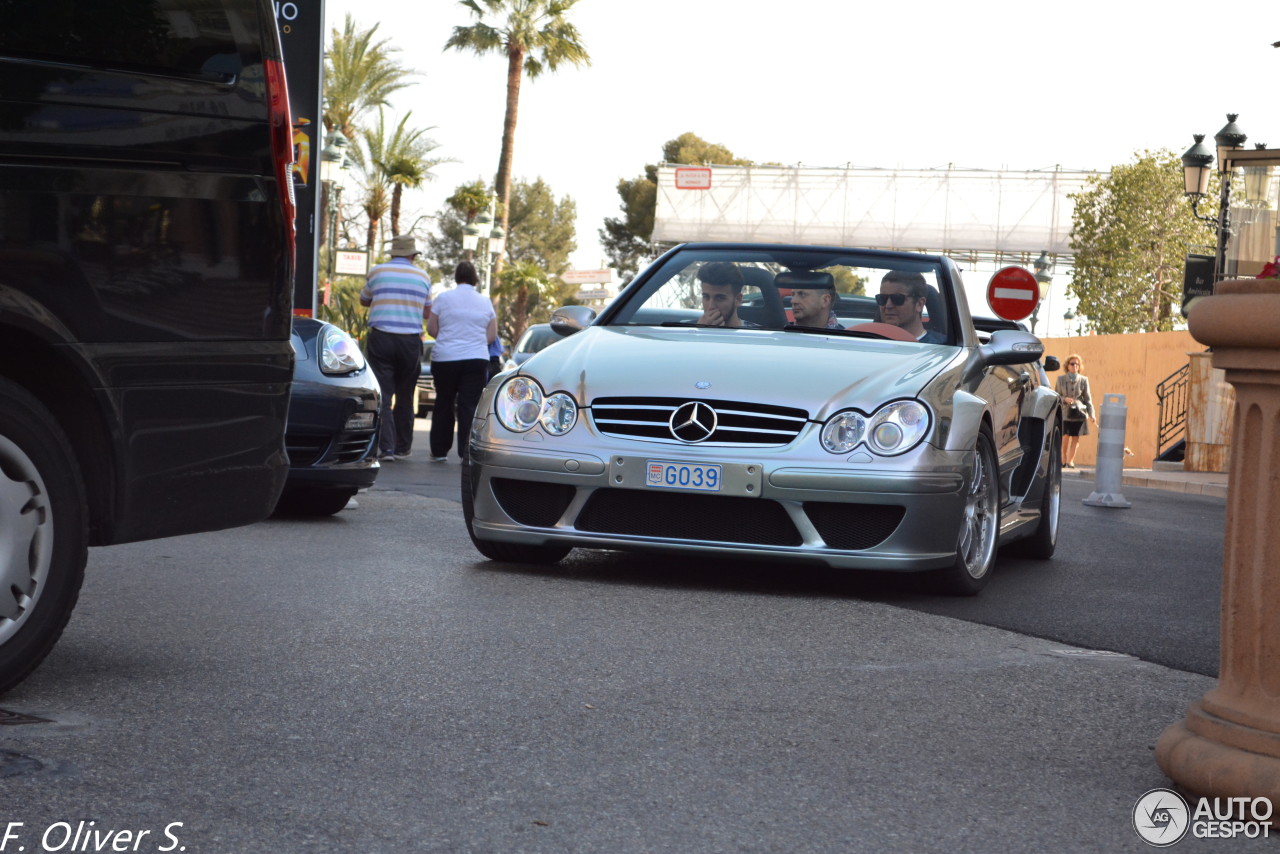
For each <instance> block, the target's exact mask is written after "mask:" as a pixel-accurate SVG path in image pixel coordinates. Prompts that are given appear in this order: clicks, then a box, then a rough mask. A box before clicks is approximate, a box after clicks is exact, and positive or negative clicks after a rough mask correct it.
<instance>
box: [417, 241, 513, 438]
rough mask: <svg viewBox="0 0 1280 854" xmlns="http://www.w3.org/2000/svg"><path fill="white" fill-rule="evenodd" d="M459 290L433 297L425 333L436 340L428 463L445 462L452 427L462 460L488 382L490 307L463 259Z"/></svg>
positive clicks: (493, 331) (493, 334)
mask: <svg viewBox="0 0 1280 854" xmlns="http://www.w3.org/2000/svg"><path fill="white" fill-rule="evenodd" d="M453 278H454V280H455V281H456V282H457V283H458V286H457V287H456V288H454V289H453V290H451V291H445V292H444V293H442V294H440V296H439V297H438V298H437V299H436V303H435V310H434V311H433V312H432V314H431V319H430V320H429V321H427V332H428V333H430V334H431V335H432V336H433V337H434V338H435V339H436V346H435V348H434V349H432V351H431V376H432V378H433V379H434V380H435V384H436V403H435V408H434V409H432V411H431V433H430V434H429V440H430V442H431V459H432V460H433V461H435V462H444V461H445V460H446V459H447V458H448V455H449V449H450V448H451V447H453V437H454V426H455V423H456V425H457V431H458V433H457V435H458V456H459V457H460V458H461V459H462V461H463V462H466V459H467V442H468V440H469V438H470V436H471V421H472V419H473V418H475V412H476V405H477V404H478V403H479V402H480V393H481V392H482V391H484V384H485V382H486V381H487V380H488V379H489V345H490V344H492V343H493V341H494V339H495V338H497V337H498V316H497V315H496V314H494V311H493V303H491V302H489V299H488V298H487V297H485V296H484V295H483V294H481V293H480V292H479V290H478V280H477V278H476V268H475V266H474V265H473V264H472V263H471V262H470V261H463V262H462V263H460V264H459V265H458V267H457V269H456V270H455V271H454V274H453Z"/></svg>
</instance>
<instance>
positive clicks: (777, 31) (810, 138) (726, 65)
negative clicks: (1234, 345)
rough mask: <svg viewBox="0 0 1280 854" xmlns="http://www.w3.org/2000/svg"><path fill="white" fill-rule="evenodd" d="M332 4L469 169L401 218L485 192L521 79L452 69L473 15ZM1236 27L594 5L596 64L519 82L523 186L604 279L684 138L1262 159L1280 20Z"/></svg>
mask: <svg viewBox="0 0 1280 854" xmlns="http://www.w3.org/2000/svg"><path fill="white" fill-rule="evenodd" d="M324 2H325V19H326V24H327V26H326V31H328V30H330V29H333V28H335V27H336V28H339V29H340V28H341V26H342V21H343V18H344V16H345V15H346V14H347V13H350V14H351V15H353V17H354V18H355V21H356V23H357V24H358V25H360V26H361V27H368V26H372V25H373V24H379V28H378V35H379V36H380V37H384V38H387V39H389V40H390V42H391V44H392V45H394V46H396V47H399V48H400V53H399V54H398V58H399V59H400V60H401V61H402V62H403V63H404V64H405V65H406V66H408V67H410V68H413V69H415V70H416V71H418V72H420V74H419V76H418V77H417V78H415V79H416V80H417V83H416V85H414V86H412V87H410V88H409V89H406V90H403V91H402V92H400V93H397V95H396V96H395V98H394V100H393V108H394V110H395V113H396V115H397V117H398V116H399V115H401V114H402V113H403V111H407V110H412V112H413V115H412V118H411V119H410V124H411V125H414V126H420V127H430V128H432V130H430V131H429V132H428V134H427V135H428V136H430V137H431V138H432V139H434V140H435V141H436V142H437V143H439V145H440V147H439V148H438V149H437V150H436V152H435V155H437V156H441V157H448V158H453V160H454V161H455V162H451V163H446V164H442V165H441V166H439V167H437V168H436V170H435V174H436V178H435V180H434V181H433V182H431V183H430V184H428V185H426V186H425V187H424V188H423V189H422V190H420V191H417V192H414V193H412V194H410V195H409V196H407V197H406V212H411V214H412V215H411V216H408V217H407V219H408V221H410V222H412V221H413V218H415V217H416V216H418V215H419V214H424V213H434V212H435V211H437V210H439V208H440V207H441V206H442V205H443V201H444V199H445V198H446V197H447V196H449V195H450V194H451V193H452V192H453V190H454V189H455V188H456V187H457V186H458V185H460V184H463V183H467V182H470V181H473V180H476V179H484V180H488V181H492V178H493V174H494V172H495V171H496V170H497V164H498V156H499V153H500V145H501V140H502V122H503V109H504V106H505V92H506V60H505V58H504V57H502V56H499V55H486V56H483V57H478V56H476V55H475V54H472V53H458V52H456V51H449V52H448V53H445V52H444V51H443V47H444V44H445V41H446V40H447V39H448V38H449V35H450V33H451V32H452V29H453V27H454V26H458V25H467V24H470V23H472V22H473V21H474V19H473V18H472V16H471V14H470V12H469V11H468V10H467V9H466V7H464V6H462V5H461V4H460V3H457V2H453V0H420V2H412V3H411V2H408V0H324ZM1222 8H1224V9H1229V10H1230V13H1231V18H1230V20H1223V19H1222V16H1221V14H1220V13H1218V12H1214V11H1212V8H1211V7H1209V6H1206V5H1204V4H1202V3H1195V4H1193V3H1191V2H1188V1H1187V0H1173V2H1164V3H1154V2H1132V0H1128V2H1125V0H1121V2H1116V0H1106V2H1103V0H1077V2H1074V3H1071V4H1059V3H1054V4H1050V3H1028V2H1025V0H1023V2H1017V3H1006V2H983V1H982V0H974V2H969V3H957V2H954V0H952V1H951V2H936V0H916V2H912V3H902V2H897V3H894V2H877V3H856V2H851V3H835V2H832V0H787V2H784V3H768V4H766V3H760V2H755V1H754V0H736V2H730V1H729V0H645V2H627V0H579V2H578V4H577V5H576V6H575V7H574V8H573V10H572V11H571V13H570V15H571V18H572V20H573V22H574V23H575V25H576V26H577V27H578V30H579V32H580V33H581V36H582V41H583V43H584V44H585V45H586V47H587V49H588V51H589V52H590V54H591V60H592V61H591V65H590V66H589V67H586V68H581V69H579V68H575V67H573V66H567V67H562V69H561V70H560V71H558V72H556V73H554V74H546V75H544V76H542V77H540V78H538V79H537V80H532V81H530V80H528V79H527V78H526V80H525V82H524V84H523V86H522V88H521V95H520V108H519V109H520V112H519V120H518V124H517V127H516V141H515V161H514V168H513V174H514V175H515V177H516V178H518V179H524V180H529V181H532V180H534V179H535V178H539V177H541V178H542V179H543V180H545V181H546V182H547V184H548V185H549V186H550V187H551V189H552V191H553V193H554V194H555V195H556V197H557V198H562V197H564V196H566V195H567V196H569V197H571V198H572V199H573V200H574V202H575V203H576V205H577V210H578V229H577V239H578V249H577V251H576V252H575V253H574V254H573V256H572V261H573V266H574V267H575V268H576V269H595V268H598V267H601V266H604V263H603V262H604V261H605V256H604V252H603V250H602V249H601V248H600V245H599V241H598V236H597V232H598V231H599V229H600V228H601V226H602V224H603V221H604V219H605V218H606V217H616V216H620V209H619V204H620V199H619V197H618V195H617V184H618V181H619V180H621V179H624V178H634V177H637V176H639V175H640V174H641V173H642V172H643V169H644V166H645V164H647V163H657V162H658V161H659V159H660V158H661V156H662V145H663V143H665V142H666V141H667V140H670V139H673V138H675V137H677V136H679V135H680V134H682V133H685V132H687V131H689V132H693V133H695V134H697V135H698V136H700V137H702V138H703V139H705V140H707V141H709V142H716V143H720V144H722V145H724V146H726V147H727V148H729V149H730V150H731V151H733V152H734V154H736V155H737V156H739V157H744V158H748V159H750V160H753V161H757V162H778V163H783V164H796V163H802V164H804V165H806V166H843V165H845V164H846V163H848V164H852V165H853V166H863V167H885V168H892V167H897V168H908V169H915V168H933V167H945V166H946V165H947V164H954V165H955V166H956V167H957V168H967V169H1002V168H1008V169H1044V168H1052V167H1053V166H1055V165H1060V166H1062V167H1063V168H1065V169H1088V170H1102V171H1105V170H1107V169H1109V168H1110V167H1111V166H1112V165H1113V164H1116V163H1124V162H1129V161H1131V160H1132V159H1133V156H1134V153H1135V152H1138V151H1142V150H1147V149H1152V150H1155V149H1161V148H1168V149H1171V150H1173V151H1174V152H1175V153H1177V154H1181V153H1182V152H1183V151H1185V150H1186V149H1187V148H1189V147H1190V146H1191V144H1192V138H1191V135H1192V134H1193V133H1203V134H1206V136H1207V137H1208V138H1209V141H1210V142H1212V137H1213V134H1215V133H1216V132H1217V131H1218V130H1219V129H1220V128H1221V127H1222V126H1223V125H1224V124H1226V113H1228V112H1232V113H1239V114H1240V118H1239V119H1238V124H1239V125H1240V126H1241V127H1242V128H1243V129H1244V131H1245V133H1246V134H1248V136H1249V142H1248V143H1247V146H1248V147H1250V148H1251V147H1253V144H1254V143H1255V142H1267V143H1269V146H1270V147H1276V148H1280V111H1277V110H1276V109H1275V104H1276V102H1277V95H1278V94H1280V92H1278V91H1277V90H1280V83H1278V82H1277V81H1280V49H1276V48H1273V47H1271V43H1272V42H1275V41H1280V5H1277V4H1276V3H1275V2H1274V0H1240V2H1236V3H1233V4H1231V5H1229V6H1227V7H1222ZM983 284H985V282H984V283H983ZM969 287H970V288H971V289H972V288H973V284H972V282H970V283H969ZM1057 314H1061V312H1057ZM1061 322H1062V321H1061V318H1060V317H1058V318H1057V323H1058V324H1059V325H1060V324H1061ZM1041 331H1042V332H1043V331H1044V330H1041ZM1049 334H1054V330H1053V329H1051V330H1050V331H1049Z"/></svg>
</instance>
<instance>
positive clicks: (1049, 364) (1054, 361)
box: [1044, 356, 1062, 371]
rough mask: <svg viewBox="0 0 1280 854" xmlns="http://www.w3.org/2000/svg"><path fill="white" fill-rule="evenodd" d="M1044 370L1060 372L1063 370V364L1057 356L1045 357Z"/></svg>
mask: <svg viewBox="0 0 1280 854" xmlns="http://www.w3.org/2000/svg"><path fill="white" fill-rule="evenodd" d="M1044 369H1045V371H1058V370H1061V369H1062V363H1061V362H1059V361H1058V357H1057V356H1045V357H1044Z"/></svg>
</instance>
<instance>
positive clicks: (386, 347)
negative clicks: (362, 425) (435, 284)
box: [360, 234, 431, 461]
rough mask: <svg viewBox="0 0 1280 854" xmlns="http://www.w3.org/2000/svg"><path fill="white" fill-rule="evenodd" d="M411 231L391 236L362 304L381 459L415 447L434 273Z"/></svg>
mask: <svg viewBox="0 0 1280 854" xmlns="http://www.w3.org/2000/svg"><path fill="white" fill-rule="evenodd" d="M418 254H419V253H418V245H417V242H416V241H415V240H414V239H413V235H411V234H401V235H397V236H396V237H393V238H391V260H389V261H387V262H386V263H384V264H378V265H377V266H376V267H374V268H373V269H372V270H370V271H369V276H368V278H367V280H366V281H365V286H364V288H363V289H361V291H360V304H361V305H363V306H368V308H369V338H368V341H367V343H366V350H367V355H368V357H369V366H370V367H371V368H373V375H374V377H375V378H377V380H378V385H379V387H381V389H382V413H381V420H382V426H381V428H380V429H379V431H378V459H380V460H384V461H390V460H395V459H405V458H407V457H408V456H409V454H410V453H411V452H412V449H413V418H414V415H415V414H416V413H415V412H414V406H413V392H414V386H416V385H417V383H418V373H419V370H420V366H421V360H422V322H423V321H424V320H426V319H427V318H429V317H431V277H430V276H428V275H427V273H426V271H425V270H423V269H422V268H420V267H417V266H415V265H414V263H413V259H414V258H417V257H418Z"/></svg>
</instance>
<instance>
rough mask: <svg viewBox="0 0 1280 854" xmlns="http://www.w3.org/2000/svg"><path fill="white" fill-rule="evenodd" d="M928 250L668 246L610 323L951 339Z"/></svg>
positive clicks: (941, 284)
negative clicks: (675, 248)
mask: <svg viewBox="0 0 1280 854" xmlns="http://www.w3.org/2000/svg"><path fill="white" fill-rule="evenodd" d="M951 288H952V285H951V279H950V278H949V277H948V276H947V275H946V273H945V271H944V269H943V267H942V264H941V263H940V261H939V260H938V259H937V258H936V257H931V256H926V255H919V256H916V255H911V254H909V253H889V252H859V251H857V250H841V249H828V248H820V247H813V248H810V247H802V246H786V247H756V246H744V247H736V248H735V247H729V246H726V247H724V248H719V247H716V248H708V247H690V248H687V249H682V250H680V251H677V252H675V253H673V254H672V255H670V256H668V257H667V258H666V260H665V261H664V262H663V263H662V265H661V266H660V267H659V268H658V269H656V270H653V271H652V272H651V273H650V274H649V275H648V276H647V277H646V278H645V279H644V281H643V283H642V284H640V285H639V286H638V287H636V288H635V289H633V290H631V291H630V292H628V293H627V294H626V300H625V302H622V303H621V304H620V305H618V306H617V308H616V310H615V311H614V312H613V313H612V314H611V315H610V316H609V317H608V318H607V320H606V321H605V323H606V325H609V326H666V327H670V326H690V327H707V326H710V327H736V328H741V329H792V330H795V331H806V330H812V331H821V330H829V331H833V332H837V331H839V330H848V331H849V332H850V333H854V335H856V337H864V336H868V335H869V336H872V337H884V338H893V339H897V340H904V341H921V342H923V343H928V344H950V343H953V330H952V329H951V326H952V324H950V323H949V322H948V318H949V309H948V306H949V305H951V304H952V300H953V296H952V294H951Z"/></svg>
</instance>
